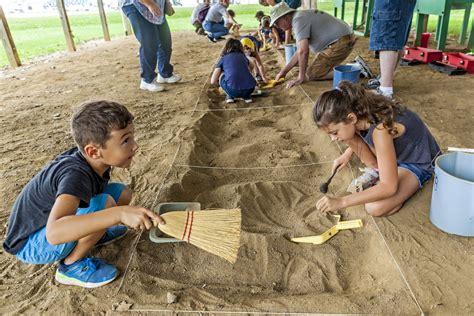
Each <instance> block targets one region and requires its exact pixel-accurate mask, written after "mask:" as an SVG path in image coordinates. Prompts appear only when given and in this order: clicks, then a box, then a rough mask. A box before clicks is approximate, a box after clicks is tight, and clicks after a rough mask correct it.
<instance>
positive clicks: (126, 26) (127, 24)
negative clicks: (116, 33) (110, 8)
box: [121, 11, 132, 36]
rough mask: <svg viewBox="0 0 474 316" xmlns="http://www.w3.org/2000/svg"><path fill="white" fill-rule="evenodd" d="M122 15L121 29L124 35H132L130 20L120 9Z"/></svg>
mask: <svg viewBox="0 0 474 316" xmlns="http://www.w3.org/2000/svg"><path fill="white" fill-rule="evenodd" d="M121 13H122V14H121V15H122V25H123V31H124V33H125V36H128V35H132V26H131V25H130V22H129V21H128V18H127V17H126V16H125V14H123V11H121Z"/></svg>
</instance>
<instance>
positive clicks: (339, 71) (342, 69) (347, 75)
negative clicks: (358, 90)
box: [332, 65, 360, 88]
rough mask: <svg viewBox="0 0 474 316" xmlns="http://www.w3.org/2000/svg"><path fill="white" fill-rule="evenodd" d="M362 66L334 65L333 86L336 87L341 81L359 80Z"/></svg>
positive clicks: (355, 81) (353, 81) (354, 81)
mask: <svg viewBox="0 0 474 316" xmlns="http://www.w3.org/2000/svg"><path fill="white" fill-rule="evenodd" d="M359 77H360V67H359V66H356V65H340V66H336V67H334V75H333V79H332V87H333V88H336V87H337V85H338V84H339V82H341V81H342V80H347V81H350V82H352V83H357V82H359Z"/></svg>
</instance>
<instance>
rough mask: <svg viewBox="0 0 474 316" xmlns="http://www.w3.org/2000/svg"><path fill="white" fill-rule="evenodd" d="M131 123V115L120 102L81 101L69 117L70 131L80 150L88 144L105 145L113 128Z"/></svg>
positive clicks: (122, 127)
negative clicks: (70, 117)
mask: <svg viewBox="0 0 474 316" xmlns="http://www.w3.org/2000/svg"><path fill="white" fill-rule="evenodd" d="M131 123H133V115H132V114H131V113H130V112H129V111H128V110H127V108H126V107H125V106H123V105H121V104H120V103H117V102H113V101H105V100H101V101H90V102H85V103H82V104H81V105H80V106H79V108H78V109H77V110H76V111H75V112H74V114H73V115H72V119H71V132H72V137H73V138H74V141H75V142H76V144H77V146H78V147H79V149H80V150H81V151H84V147H85V146H86V145H88V144H97V145H100V146H102V147H105V142H106V141H107V140H108V139H109V137H110V133H111V132H112V131H113V130H120V129H124V128H126V127H127V125H128V124H131Z"/></svg>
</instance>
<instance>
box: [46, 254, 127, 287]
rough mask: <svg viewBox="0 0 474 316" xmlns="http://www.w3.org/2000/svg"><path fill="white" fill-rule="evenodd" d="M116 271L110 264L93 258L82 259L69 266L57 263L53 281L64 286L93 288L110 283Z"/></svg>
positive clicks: (116, 273)
mask: <svg viewBox="0 0 474 316" xmlns="http://www.w3.org/2000/svg"><path fill="white" fill-rule="evenodd" d="M117 275H118V270H117V268H116V267H114V266H113V265H111V264H108V263H107V262H105V261H103V260H101V259H98V258H93V257H85V258H82V259H80V260H78V261H76V262H74V263H72V264H70V265H66V264H64V262H63V261H61V262H60V263H59V266H58V269H57V270H56V275H55V277H54V278H55V280H56V281H58V282H59V283H61V284H65V285H77V286H82V287H86V288H95V287H99V286H102V285H105V284H107V283H110V282H112V281H113V280H114V279H115V278H116V277H117Z"/></svg>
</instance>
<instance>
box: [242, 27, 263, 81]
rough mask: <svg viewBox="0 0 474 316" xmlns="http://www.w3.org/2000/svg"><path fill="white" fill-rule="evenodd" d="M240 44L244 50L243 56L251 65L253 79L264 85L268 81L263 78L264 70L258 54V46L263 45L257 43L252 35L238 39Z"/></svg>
mask: <svg viewBox="0 0 474 316" xmlns="http://www.w3.org/2000/svg"><path fill="white" fill-rule="evenodd" d="M240 43H242V47H243V48H244V53H245V56H247V59H248V60H249V61H250V63H251V64H252V68H253V75H254V77H255V78H256V79H257V81H263V82H265V83H266V82H267V81H268V79H267V77H266V76H265V69H264V68H263V63H262V60H261V59H260V54H259V53H258V50H259V46H261V45H263V43H262V42H260V41H258V40H257V39H256V38H255V37H254V36H252V35H245V36H242V37H240Z"/></svg>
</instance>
